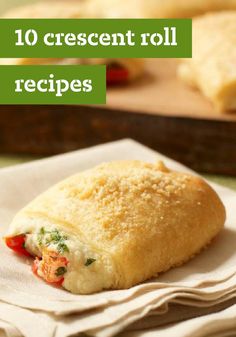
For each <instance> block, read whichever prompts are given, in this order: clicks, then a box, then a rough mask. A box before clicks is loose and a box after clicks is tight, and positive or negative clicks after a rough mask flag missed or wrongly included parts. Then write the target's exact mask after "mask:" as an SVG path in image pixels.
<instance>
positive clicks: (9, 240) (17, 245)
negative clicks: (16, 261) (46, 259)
mask: <svg viewBox="0 0 236 337" xmlns="http://www.w3.org/2000/svg"><path fill="white" fill-rule="evenodd" d="M25 241H26V235H25V234H20V235H16V236H12V237H6V238H5V242H6V245H7V247H9V248H10V249H12V250H14V252H16V253H17V254H19V255H24V256H31V254H30V253H29V252H27V250H26V249H25Z"/></svg>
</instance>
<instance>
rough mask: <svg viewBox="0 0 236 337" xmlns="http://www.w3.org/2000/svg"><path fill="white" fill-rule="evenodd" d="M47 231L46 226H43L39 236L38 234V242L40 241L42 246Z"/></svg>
mask: <svg viewBox="0 0 236 337" xmlns="http://www.w3.org/2000/svg"><path fill="white" fill-rule="evenodd" d="M45 233H46V232H45V229H44V227H41V228H40V231H39V233H38V236H37V239H38V243H39V245H40V246H42V244H43V237H44V235H45Z"/></svg>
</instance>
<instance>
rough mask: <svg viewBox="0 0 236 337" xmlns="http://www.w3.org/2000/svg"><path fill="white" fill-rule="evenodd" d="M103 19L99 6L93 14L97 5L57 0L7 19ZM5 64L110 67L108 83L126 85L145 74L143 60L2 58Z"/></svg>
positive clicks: (20, 9)
mask: <svg viewBox="0 0 236 337" xmlns="http://www.w3.org/2000/svg"><path fill="white" fill-rule="evenodd" d="M93 17H94V18H102V17H103V12H102V10H99V6H97V9H96V10H95V11H94V6H93V7H90V6H88V5H87V4H86V1H85V2H79V3H78V2H76V1H58V2H56V1H55V2H39V3H35V4H32V5H28V6H23V7H18V8H16V9H14V10H11V11H9V12H7V13H6V14H5V15H4V18H44V19H46V18H61V19H62V18H67V19H77V18H93ZM0 64H2V65H40V64H42V65H47V64H49V65H79V64H87V65H97V64H105V65H106V66H107V84H108V85H116V84H125V83H128V82H130V81H133V80H135V79H137V78H138V77H140V76H141V75H142V74H143V73H144V60H143V59H127V58H124V59H118V58H113V59H110V58H105V59H104V58H103V59H94V58H92V59H81V58H74V59H71V58H65V59H58V58H54V59H53V58H44V59H42V58H34V59H30V58H18V59H15V58H12V59H1V60H0Z"/></svg>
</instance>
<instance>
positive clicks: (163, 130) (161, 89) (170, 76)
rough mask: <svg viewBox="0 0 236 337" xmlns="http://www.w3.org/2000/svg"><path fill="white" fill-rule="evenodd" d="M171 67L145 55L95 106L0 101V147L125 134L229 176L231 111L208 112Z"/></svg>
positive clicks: (40, 151)
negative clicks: (138, 76)
mask: <svg viewBox="0 0 236 337" xmlns="http://www.w3.org/2000/svg"><path fill="white" fill-rule="evenodd" d="M175 67H176V61H174V60H155V61H154V62H153V60H150V61H149V64H148V65H147V69H149V73H148V71H147V74H146V76H145V78H144V79H143V80H142V81H138V82H136V83H134V84H133V85H130V86H127V87H123V88H113V89H111V90H109V91H108V104H107V105H106V106H103V107H94V106H0V152H2V153H21V154H36V155H51V154H55V153H61V152H65V151H70V150H74V149H78V148H83V147H87V146H91V145H95V144H98V143H104V142H108V141H112V140H117V139H121V138H133V139H135V140H138V141H140V142H141V143H143V144H146V145H148V146H150V147H151V148H153V149H155V150H157V151H160V152H162V153H164V154H166V155H168V156H170V157H172V158H174V159H176V160H178V161H180V162H182V163H184V164H186V165H188V166H190V167H192V168H193V169H195V170H198V171H202V172H210V173H219V174H230V175H236V117H235V116H236V114H235V115H233V114H232V115H222V116H219V115H218V114H216V113H215V112H214V111H213V109H212V107H211V105H210V103H209V102H208V101H207V100H206V99H204V98H203V97H202V96H201V94H200V93H199V92H198V91H196V90H193V89H190V88H188V87H186V86H185V85H184V84H183V83H182V82H181V81H178V80H177V78H176V76H175ZM152 69H155V71H152V72H151V70H152Z"/></svg>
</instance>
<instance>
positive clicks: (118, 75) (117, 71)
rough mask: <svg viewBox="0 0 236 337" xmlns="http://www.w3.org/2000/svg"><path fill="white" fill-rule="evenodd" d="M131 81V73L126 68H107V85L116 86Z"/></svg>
mask: <svg viewBox="0 0 236 337" xmlns="http://www.w3.org/2000/svg"><path fill="white" fill-rule="evenodd" d="M128 79H129V72H128V70H127V69H125V68H121V67H120V68H119V67H117V68H112V67H110V68H107V84H108V85H115V84H120V83H124V82H127V81H128Z"/></svg>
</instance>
